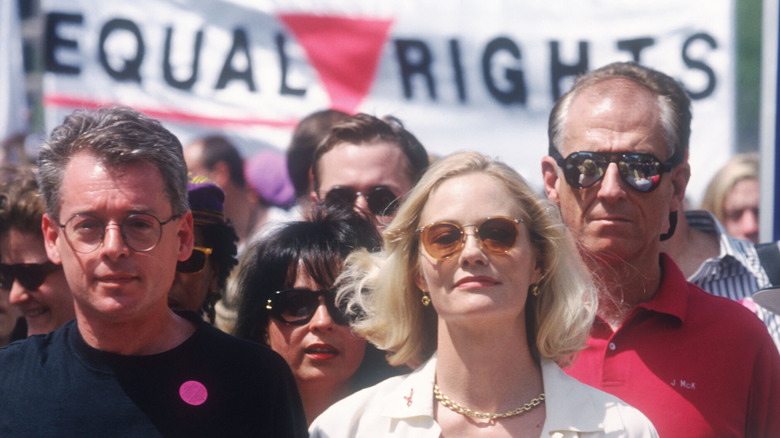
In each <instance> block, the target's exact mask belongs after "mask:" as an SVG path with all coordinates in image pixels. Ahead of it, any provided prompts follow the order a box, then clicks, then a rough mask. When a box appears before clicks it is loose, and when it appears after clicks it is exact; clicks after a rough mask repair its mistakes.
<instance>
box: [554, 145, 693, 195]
mask: <svg viewBox="0 0 780 438" xmlns="http://www.w3.org/2000/svg"><path fill="white" fill-rule="evenodd" d="M549 153H550V156H551V157H553V158H554V159H555V162H556V163H558V166H560V168H561V169H563V175H564V177H565V178H566V182H567V183H569V185H570V186H572V187H574V188H575V189H586V188H588V187H591V186H592V185H594V184H596V183H597V182H599V181H601V180H602V178H604V174H606V172H607V167H609V164H610V163H616V164H617V167H618V173H619V174H620V178H621V179H622V180H623V181H625V182H626V184H628V186H629V187H631V188H632V189H634V190H636V191H638V192H642V193H648V192H652V191H653V190H655V189H656V188H657V187H658V185H659V184H661V175H663V174H664V173H666V172H671V171H672V168H674V166H676V165H678V164H680V162H681V161H682V153H681V152H680V149H679V148H678V149H677V151H675V153H674V155H672V156H671V158H669V161H667V162H665V163H662V162H661V160H659V159H658V158H656V157H654V156H652V155H650V154H632V153H625V152H584V151H581V152H573V153H571V154H570V155H569V156H568V157H566V158H563V156H562V155H561V153H560V152H558V150H557V149H555V148H554V147H552V146H551V147H550V152H549Z"/></svg>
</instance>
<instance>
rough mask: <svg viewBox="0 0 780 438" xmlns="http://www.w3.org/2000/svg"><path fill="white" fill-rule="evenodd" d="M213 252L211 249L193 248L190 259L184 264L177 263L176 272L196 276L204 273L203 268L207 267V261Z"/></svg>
mask: <svg viewBox="0 0 780 438" xmlns="http://www.w3.org/2000/svg"><path fill="white" fill-rule="evenodd" d="M212 252H214V250H213V249H211V248H204V247H201V246H193V247H192V254H191V255H190V258H188V259H187V260H185V261H183V262H177V263H176V272H180V273H182V274H196V273H198V272H200V271H202V270H203V268H205V267H206V260H208V258H209V256H210V255H211V253H212Z"/></svg>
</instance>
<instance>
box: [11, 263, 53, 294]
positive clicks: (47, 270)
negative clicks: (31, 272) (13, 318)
mask: <svg viewBox="0 0 780 438" xmlns="http://www.w3.org/2000/svg"><path fill="white" fill-rule="evenodd" d="M32 267H35V268H36V269H41V270H42V271H43V275H42V276H41V277H40V278H36V279H35V280H34V281H36V282H38V281H39V280H40V282H39V283H38V284H37V285H36V286H35V287H30V286H32V285H31V284H30V283H27V280H21V278H20V277H19V274H18V273H17V272H18V271H20V270H25V269H30V268H32ZM6 270H8V271H11V272H9V275H10V276H11V281H10V283H9V284H8V288H5V287H4V286H5V284H6V283H5V281H4V280H5V278H3V277H4V275H3V274H4V272H3V271H6ZM60 270H62V265H58V264H56V263H54V262H52V261H51V260H46V261H45V262H43V263H14V264H12V265H10V264H6V263H0V289H2V290H11V288H12V287H13V285H14V282H16V281H18V282H19V284H20V285H21V286H22V287H23V288H25V289H27V290H31V291H34V290H38V289H40V288H41V286H42V285H43V283H45V282H46V279H47V278H48V277H49V275H51V274H53V273H55V272H57V271H60ZM25 283H27V284H25Z"/></svg>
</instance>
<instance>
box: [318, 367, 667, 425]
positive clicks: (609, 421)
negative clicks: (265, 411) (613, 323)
mask: <svg viewBox="0 0 780 438" xmlns="http://www.w3.org/2000/svg"><path fill="white" fill-rule="evenodd" d="M435 373H436V356H435V355H434V357H432V358H431V359H430V360H428V362H426V363H425V364H424V365H423V366H421V367H420V368H418V369H417V370H415V371H414V372H412V373H411V374H407V375H405V376H398V377H392V378H390V379H387V380H385V381H384V382H381V383H379V384H377V385H375V386H372V387H370V388H366V389H364V390H362V391H360V392H357V393H355V394H353V395H351V396H350V397H347V398H345V399H344V400H341V401H340V402H338V403H336V404H334V405H333V406H331V407H330V408H329V409H328V410H326V411H325V412H323V413H322V415H320V416H319V417H317V419H315V420H314V422H313V423H312V425H311V427H310V428H309V434H310V437H311V438H335V437H399V438H403V437H415V438H418V437H419V438H426V437H430V438H435V437H438V436H440V435H441V429H440V427H439V425H438V424H437V423H436V421H435V420H434V418H433V408H434V403H435V401H434V398H433V383H434V379H435ZM542 380H543V383H544V392H545V401H544V404H543V407H544V409H545V411H546V417H547V418H546V420H545V423H544V427H543V428H542V433H541V436H542V437H548V436H549V437H629V438H633V437H657V436H658V435H657V433H656V431H655V428H654V427H653V425H652V424H651V423H650V420H648V419H647V417H645V416H644V415H643V414H642V413H641V412H639V411H638V410H636V409H634V408H632V407H631V406H629V405H627V404H625V403H624V402H622V401H621V400H619V399H618V398H616V397H614V396H611V395H609V394H607V393H605V392H602V391H599V390H597V389H595V388H592V387H590V386H587V385H585V384H582V383H580V382H578V381H577V380H575V379H574V378H572V377H569V376H567V375H566V373H564V372H563V370H561V368H560V367H559V366H558V365H556V364H555V363H553V362H551V361H543V362H542ZM537 409H538V408H537Z"/></svg>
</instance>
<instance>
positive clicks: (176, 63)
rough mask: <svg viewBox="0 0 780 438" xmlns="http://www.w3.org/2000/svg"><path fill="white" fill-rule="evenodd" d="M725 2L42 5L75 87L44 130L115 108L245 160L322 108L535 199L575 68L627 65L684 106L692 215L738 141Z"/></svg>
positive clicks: (155, 0)
mask: <svg viewBox="0 0 780 438" xmlns="http://www.w3.org/2000/svg"><path fill="white" fill-rule="evenodd" d="M9 1H10V0H9ZM734 4H735V1H734V0H710V1H708V2H706V7H703V5H704V3H703V2H701V1H700V0H653V1H626V0H558V1H539V2H537V1H517V0H492V1H488V2H486V1H484V0H464V1H457V2H447V1H419V0H393V1H385V0H318V1H313V0H260V1H250V0H186V1H184V0H133V1H97V0H43V1H42V3H41V5H42V9H43V12H44V13H52V12H55V13H60V14H68V15H71V14H72V16H75V17H81V19H80V20H78V21H76V20H75V19H73V20H60V21H53V20H52V21H51V22H50V24H51V27H52V32H51V33H50V35H57V36H58V38H59V39H60V41H56V40H55V41H48V42H47V43H48V47H49V48H50V49H51V51H52V56H53V59H54V60H55V61H56V63H58V64H60V65H62V66H68V67H71V68H75V69H78V73H77V74H74V73H72V72H62V71H58V70H56V69H52V68H47V70H46V71H45V72H44V85H43V86H44V101H43V105H44V116H45V121H46V125H47V126H46V128H47V129H46V130H47V131H48V130H51V129H52V128H53V127H54V126H55V125H57V124H59V123H61V122H62V118H63V116H64V115H65V114H67V113H69V112H71V111H72V110H73V109H75V108H80V107H83V106H86V107H90V106H92V105H100V104H105V103H110V102H121V103H122V104H125V105H129V106H132V107H135V108H138V109H140V110H143V111H144V112H147V113H148V114H150V115H153V116H154V117H156V118H159V119H161V120H162V121H163V122H164V123H165V125H166V127H168V128H170V129H171V130H172V131H173V132H174V133H175V134H177V135H179V137H180V138H181V140H182V142H183V143H188V142H189V141H191V140H192V139H194V138H198V137H201V136H203V135H206V134H209V133H212V132H214V131H218V130H224V132H226V133H228V134H229V135H230V136H231V140H233V141H234V142H235V143H236V144H237V145H238V146H239V148H240V149H241V150H242V151H243V152H244V156H251V155H252V154H253V153H255V152H257V151H259V150H260V148H262V147H265V145H266V144H269V143H270V144H273V145H274V146H276V147H278V148H280V149H284V148H286V147H287V145H288V144H289V141H290V136H291V133H292V129H293V128H294V127H295V125H296V124H297V122H298V121H299V120H300V119H301V118H303V117H305V116H306V115H308V114H310V113H312V112H313V111H317V110H320V109H323V108H335V109H340V110H344V111H346V112H349V113H353V112H356V111H362V112H367V113H369V114H376V115H378V116H383V115H386V114H393V115H395V116H397V117H399V118H400V119H401V120H402V121H403V122H404V125H405V126H406V127H407V128H409V130H410V131H411V132H413V133H414V134H415V136H417V138H419V140H420V141H421V142H422V143H423V144H424V145H425V147H426V149H428V151H429V152H432V153H435V154H436V155H439V156H443V155H446V154H449V153H452V152H454V151H457V150H460V149H477V150H479V151H480V152H482V153H484V154H487V155H490V156H497V157H500V158H501V159H502V161H504V162H506V163H508V164H510V165H511V166H512V167H514V168H515V170H517V171H518V172H519V173H520V174H521V175H523V176H524V177H526V178H527V179H528V180H529V182H530V184H532V185H534V186H536V187H541V186H542V173H541V172H540V171H539V161H540V159H541V158H542V156H543V155H545V154H546V152H547V118H548V116H549V114H550V110H551V109H552V106H553V103H554V97H555V96H556V94H559V93H561V92H564V91H567V90H568V89H569V88H570V87H571V84H572V82H573V80H574V77H575V76H576V75H577V73H578V72H580V69H585V68H587V69H589V70H592V69H594V68H597V67H600V66H602V65H605V64H607V63H610V62H613V61H629V60H632V59H635V58H636V59H638V60H639V62H640V63H641V64H643V65H646V66H648V67H653V68H656V69H658V70H661V71H663V72H664V73H667V74H669V75H670V76H672V77H673V78H675V79H677V80H679V81H680V82H681V83H682V84H683V85H684V86H685V87H686V89H687V90H689V91H690V92H691V93H693V95H694V99H693V102H692V105H693V114H694V118H693V122H692V123H693V125H692V129H693V132H694V133H695V134H694V135H693V137H692V138H691V145H690V162H691V165H692V167H693V168H694V169H696V172H695V173H694V174H693V175H692V176H691V180H690V183H689V184H688V188H687V191H686V195H688V196H689V197H690V198H691V202H692V203H693V204H697V203H698V201H699V198H700V196H699V193H702V192H703V191H704V188H705V187H706V184H707V182H709V179H710V176H711V175H712V174H714V173H715V172H716V171H717V169H719V168H720V167H721V166H722V165H723V164H725V163H726V161H727V160H728V158H729V157H730V156H731V154H732V151H731V145H733V144H734V140H733V137H734V125H735V124H734V117H735V112H734V111H733V107H734V89H735V83H736V81H735V69H734V65H736V61H735V59H736V55H735V44H734V38H733V35H734V29H735V20H734V13H733V11H734ZM116 20H122V21H121V23H124V26H125V27H117V26H116V23H117V21H116ZM607 23H608V24H607ZM131 28H132V29H134V30H135V32H131V31H130V30H129V29H131ZM199 32H202V33H200V35H202V40H201V44H200V46H199V47H200V50H199V51H196V50H195V48H196V47H197V46H198V45H197V43H196V41H197V39H198V35H199ZM101 35H104V36H105V40H104V41H101V38H100V36H101ZM169 35H170V39H169V38H168V36H169ZM239 36H241V38H239ZM166 42H167V44H166ZM166 46H167V47H169V48H170V51H169V52H166ZM141 47H143V51H141V49H140V48H141ZM101 51H102V53H103V57H104V58H105V63H103V62H101ZM141 52H142V53H141ZM166 53H168V54H169V56H167V57H166ZM197 54H199V57H198V58H197V59H198V63H197V65H196V67H197V70H196V71H197V74H195V73H194V70H195V69H194V68H193V64H194V63H195V59H196V57H197V56H196V55H197ZM141 55H143V56H141ZM635 55H636V56H635ZM166 66H169V67H166ZM48 67H51V65H49V66H48ZM226 67H227V68H226ZM117 72H120V73H121V74H117ZM225 72H232V73H229V74H224V75H223V73H225ZM117 76H119V77H117ZM221 80H222V81H221ZM174 83H178V85H174ZM556 89H557V92H555V91H554V90H556Z"/></svg>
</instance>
